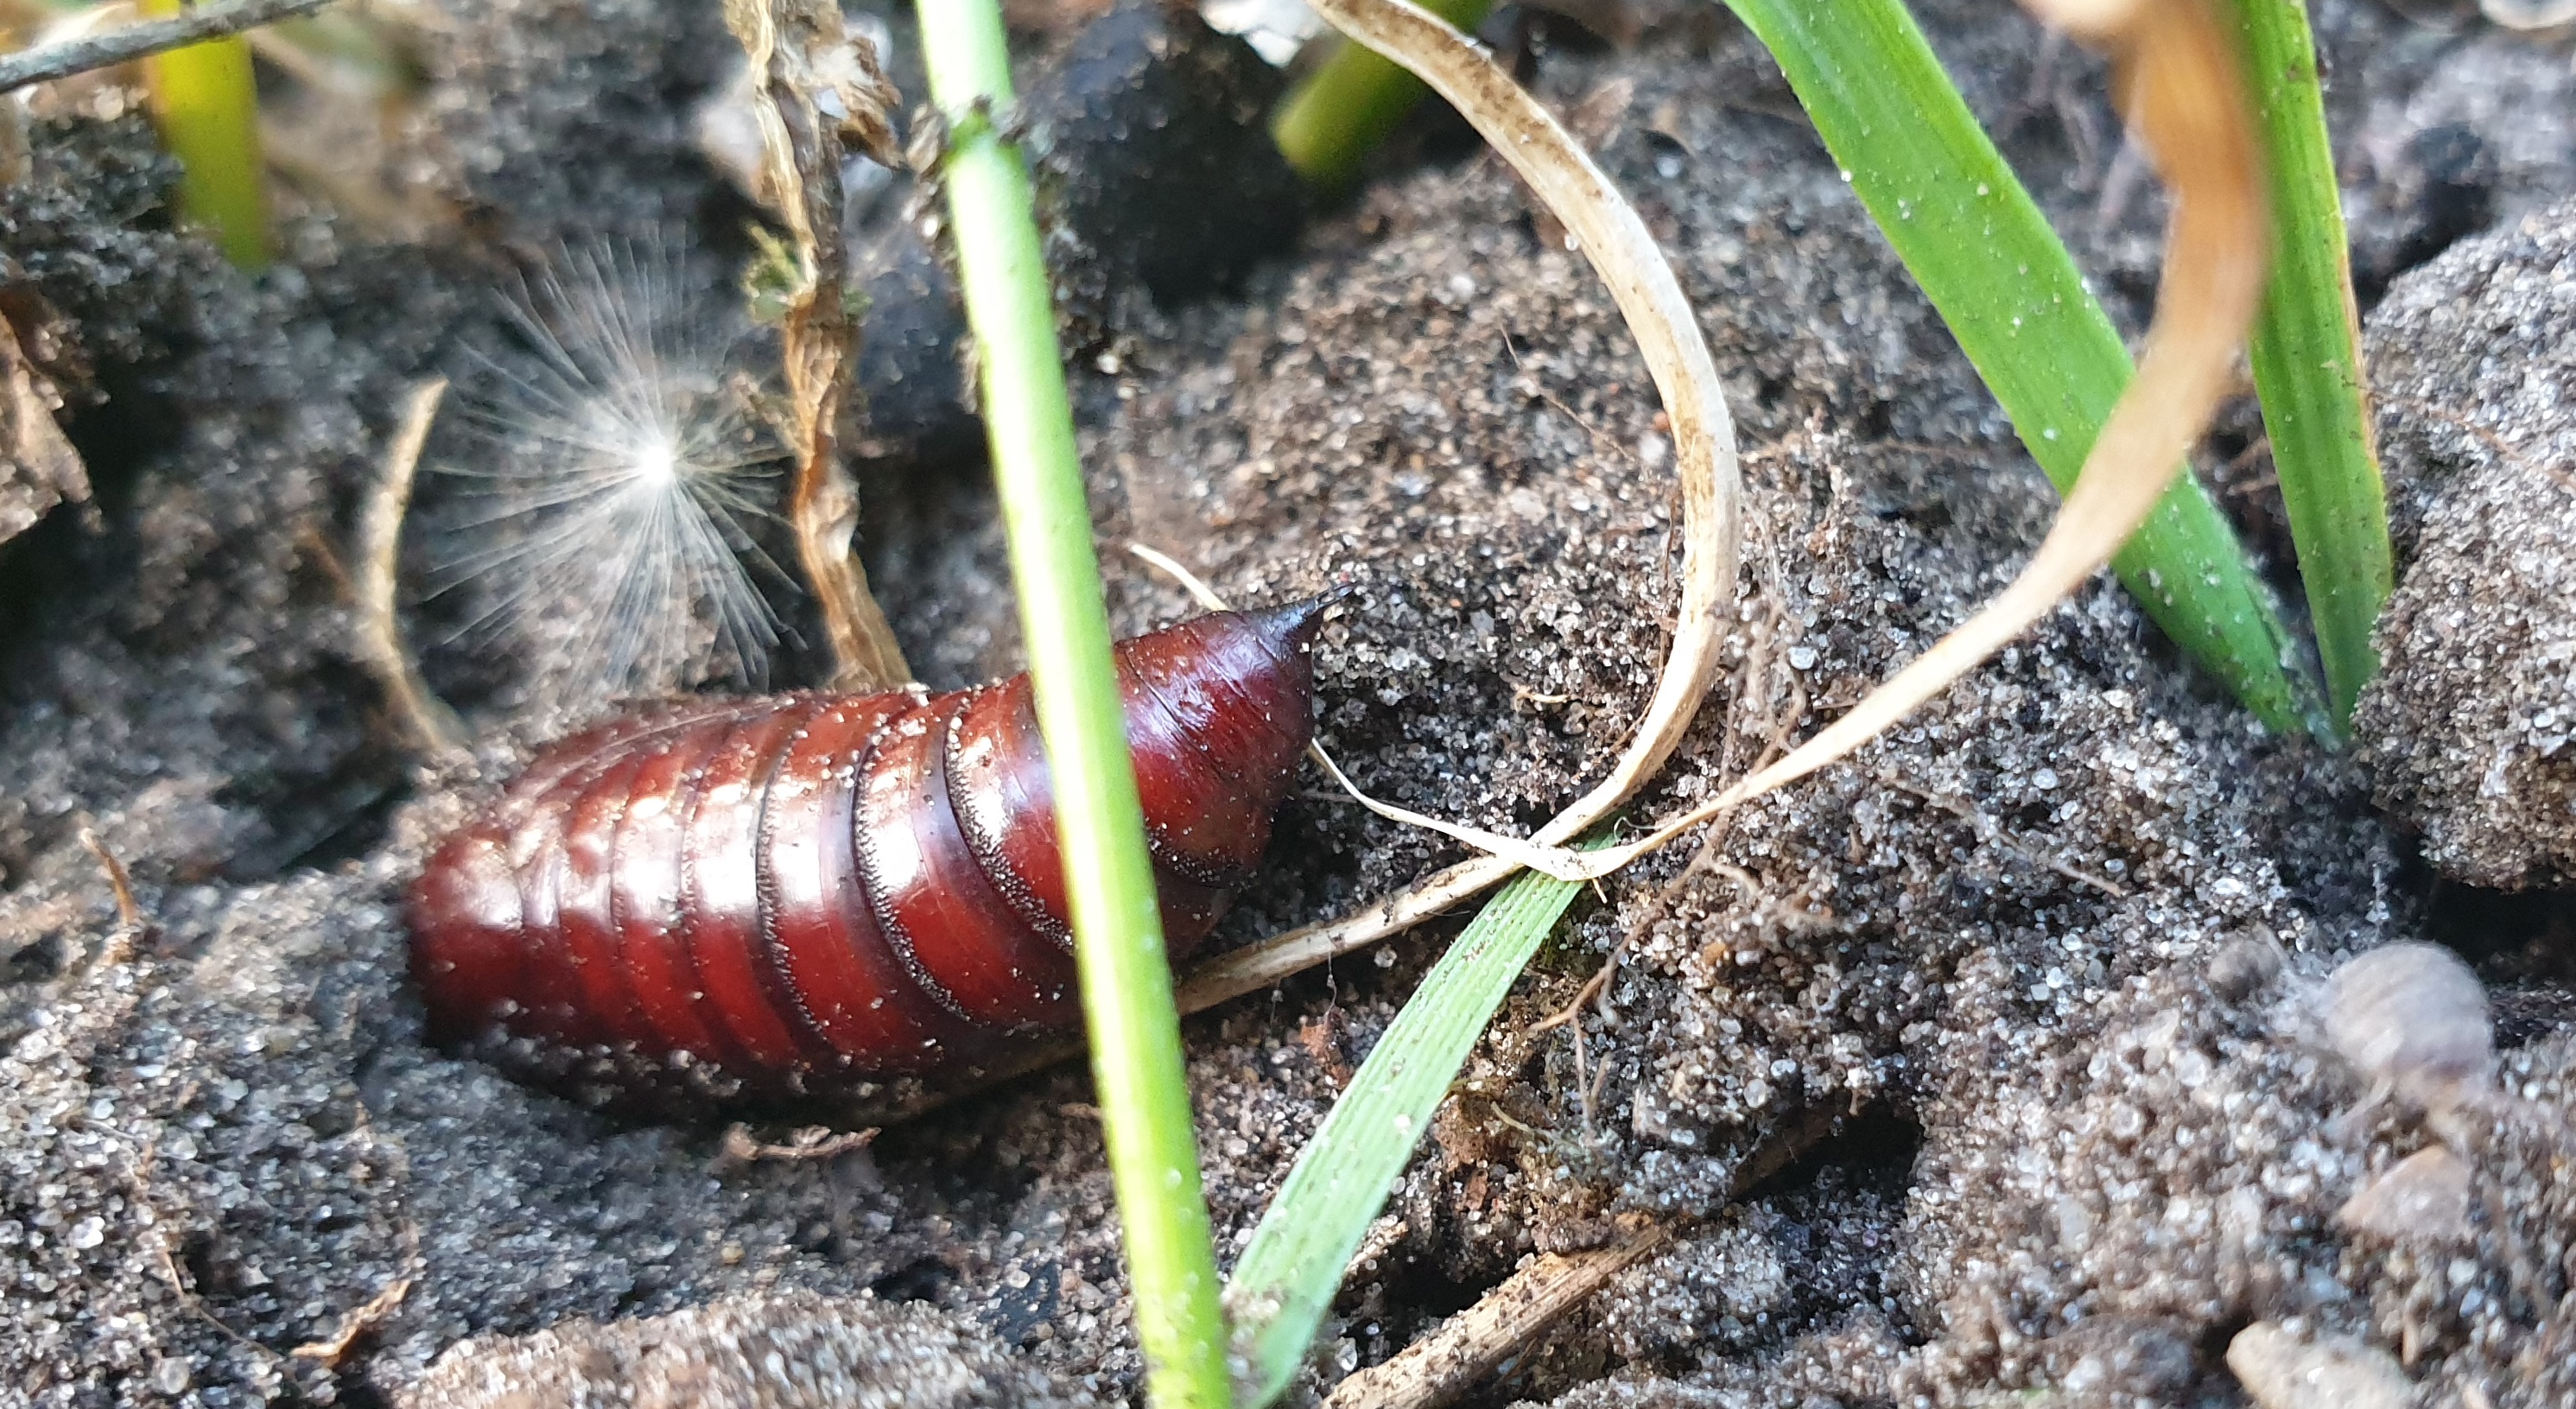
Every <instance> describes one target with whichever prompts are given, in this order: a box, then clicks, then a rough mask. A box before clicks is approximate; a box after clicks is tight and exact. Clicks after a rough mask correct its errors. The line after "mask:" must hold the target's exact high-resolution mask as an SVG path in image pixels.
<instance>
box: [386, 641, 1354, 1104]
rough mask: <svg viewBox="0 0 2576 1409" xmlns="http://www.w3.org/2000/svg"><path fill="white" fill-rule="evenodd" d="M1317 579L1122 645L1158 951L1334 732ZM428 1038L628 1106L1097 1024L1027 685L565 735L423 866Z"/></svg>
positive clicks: (918, 1066) (1235, 869)
mask: <svg viewBox="0 0 2576 1409" xmlns="http://www.w3.org/2000/svg"><path fill="white" fill-rule="evenodd" d="M1323 606H1324V601H1323V599H1317V600H1312V601H1307V602H1301V603H1297V604H1294V605H1290V606H1285V607H1277V608H1272V609H1269V610H1265V611H1253V612H1241V613H1237V612H1218V613H1215V614H1212V615H1209V616H1204V617H1200V618H1197V619H1195V620H1192V621H1188V622H1184V623H1182V624H1180V625H1178V626H1174V627H1171V628H1168V629H1166V630H1162V631H1157V632H1154V633H1152V634H1150V635H1145V636H1140V637H1136V638H1134V639H1131V640H1127V641H1121V642H1119V643H1118V645H1117V649H1116V659H1117V667H1118V683H1119V691H1120V694H1121V697H1122V699H1123V701H1124V703H1125V706H1126V714H1127V742H1128V747H1129V749H1130V751H1131V752H1132V753H1133V755H1134V758H1135V766H1136V782H1137V789H1138V793H1139V795H1140V799H1141V801H1142V803H1143V805H1144V812H1145V822H1146V830H1147V836H1148V839H1149V841H1150V843H1151V848H1152V854H1153V860H1154V870H1155V877H1156V880H1157V882H1158V884H1159V887H1160V892H1161V898H1162V911H1163V930H1164V936H1165V941H1166V944H1167V946H1168V948H1169V950H1170V952H1171V954H1172V955H1173V957H1175V958H1178V957H1179V956H1181V955H1183V954H1186V953H1187V952H1188V951H1189V950H1190V949H1191V948H1193V947H1194V946H1195V945H1197V944H1198V942H1199V941H1200V940H1202V939H1204V938H1206V936H1207V933H1208V931H1209V930H1210V929H1211V928H1213V927H1214V926H1215V924H1216V921H1217V918H1218V916H1219V915H1220V914H1222V913H1223V911H1224V908H1225V905H1226V902H1227V900H1228V899H1229V898H1230V897H1231V896H1232V894H1233V893H1234V892H1235V891H1236V890H1237V889H1239V888H1240V887H1241V886H1243V885H1244V883H1245V882H1246V881H1248V880H1249V879H1250V878H1251V875H1252V871H1253V868H1254V867H1255V865H1257V864H1258V862H1259V861H1260V858H1261V853H1262V850H1263V848H1264V846H1265V845H1266V844H1267V843H1268V841H1269V837H1270V819H1271V813H1272V812H1273V810H1275V809H1276V807H1277V806H1278V804H1279V801H1280V799H1281V798H1282V797H1284V796H1285V795H1286V793H1287V790H1288V787H1289V784H1290V782H1291V781H1292V780H1293V779H1294V777H1295V775H1296V770H1297V762H1298V757H1299V755H1300V754H1302V753H1303V752H1304V751H1305V748H1306V742H1307V739H1308V737H1309V736H1310V734H1311V733H1312V731H1313V725H1314V671H1313V666H1312V663H1311V661H1310V659H1309V657H1308V647H1309V643H1310V642H1311V641H1312V639H1313V636H1314V633H1315V629H1316V626H1317V624H1318V622H1319V621H1320V619H1321V616H1322V611H1323ZM411 934H412V947H411V953H412V973H413V975H414V977H415V978H416V979H417V980H418V982H419V984H420V987H421V992H422V995H423V996H424V998H425V999H426V1000H427V1003H428V1007H429V1014H430V1019H431V1024H432V1027H433V1030H434V1031H435V1032H437V1033H439V1034H440V1035H442V1036H444V1037H447V1038H449V1039H453V1040H458V1041H462V1042H465V1043H467V1044H470V1045H471V1046H472V1047H474V1048H475V1049H476V1050H477V1051H479V1052H480V1053H482V1054H483V1055H486V1056H489V1057H492V1058H494V1059H495V1060H497V1061H499V1062H500V1063H501V1064H503V1065H504V1066H506V1067H508V1068H510V1069H512V1070H513V1071H515V1072H516V1073H517V1074H519V1075H522V1076H526V1077H530V1078H532V1079H536V1080H539V1081H541V1082H544V1083H547V1084H551V1085H556V1086H561V1087H566V1088H569V1089H572V1090H574V1091H576V1092H577V1093H579V1094H584V1095H588V1096H593V1097H596V1098H601V1099H616V1098H622V1097H625V1096H630V1095H637V1094H642V1093H645V1092H650V1091H660V1090H664V1089H667V1088H668V1087H670V1086H671V1085H672V1084H674V1079H675V1078H676V1079H678V1082H679V1084H681V1085H685V1086H687V1087H689V1088H692V1089H696V1090H700V1091H705V1092H707V1093H710V1094H712V1095H715V1096H717V1097H723V1096H727V1095H736V1094H739V1095H748V1096H754V1097H767V1096H782V1095H784V1096H792V1095H796V1094H829V1093H835V1092H844V1091H856V1090H863V1089H866V1088H868V1087H870V1086H871V1085H873V1084H875V1083H881V1082H883V1081H886V1080H888V1079H890V1078H895V1077H902V1076H921V1077H934V1078H935V1077H937V1076H940V1075H943V1074H947V1073H950V1072H953V1071H955V1070H956V1069H958V1068H960V1067H962V1066H965V1065H968V1064H971V1063H975V1062H978V1061H982V1060H985V1059H988V1058H990V1057H991V1056H992V1055H993V1054H994V1053H996V1052H997V1051H998V1050H1000V1049H1002V1048H1004V1047H1005V1046H1006V1045H1007V1044H1009V1043H1010V1042H1011V1041H1012V1040H1013V1039H1014V1038H1020V1037H1024V1036H1025V1035H1027V1034H1030V1033H1035V1032H1043V1031H1049V1030H1056V1029H1062V1028H1066V1027H1070V1026H1072V1025H1073V1024H1074V1023H1075V1022H1076V1021H1077V1020H1078V1018H1079V1007H1078V1005H1077V1001H1076V998H1075V986H1074V966H1073V958H1072V948H1071V942H1070V930H1069V928H1068V925H1067V915H1066V905H1065V890H1064V876H1063V867H1062V865H1061V863H1060V860H1059V857H1058V853H1057V846H1056V824H1055V807H1054V802H1053V798H1052V795H1051V790H1050V787H1049V784H1048V779H1047V772H1046V765H1045V760H1044V756H1043V754H1042V752H1041V749H1040V745H1039V739H1038V728H1037V719H1036V715H1035V713H1034V712H1033V709H1032V705H1031V697H1030V693H1029V682H1028V677H1027V676H1025V675H1019V676H1014V677H1012V678H1011V679H1009V680H1006V681H1003V682H1001V683H999V684H994V685H987V686H982V687H980V688H977V689H972V690H960V691H954V692H951V693H948V694H942V695H929V696H923V695H920V694H916V693H911V692H904V691H895V692H888V693H884V694H869V695H827V694H794V695H780V696H769V697H761V698H747V699H746V698H737V699H707V700H698V701H689V702H684V703H677V704H672V705H666V706H662V707H660V708H658V709H654V710H651V711H647V712H642V713H638V714H633V715H629V716H627V717H624V718H620V719H618V720H615V721H613V722H611V723H608V724H605V725H602V726H600V727H598V728H594V729H591V730H589V731H587V732H585V733H582V734H578V735H575V736H574V737H572V738H569V739H566V740H564V741H562V742H560V743H557V744H555V745H553V746H551V747H550V748H548V749H547V750H545V751H544V752H543V753H542V754H540V755H539V756H538V758H537V759H536V761H535V762H534V763H533V764H531V765H530V767H529V768H528V769H527V771H526V772H525V773H523V774H522V775H521V776H520V777H519V778H518V779H517V781H515V782H514V783H512V784H511V785H510V787H509V788H508V789H507V790H506V791H505V792H504V793H503V794H502V796H501V797H500V798H499V799H498V800H497V801H496V802H494V803H493V804H492V805H491V806H490V807H489V808H487V809H486V810H485V811H484V812H483V813H482V814H481V815H480V816H479V817H477V818H476V819H475V820H474V821H472V822H470V823H468V824H467V825H466V826H464V827H463V828H461V829H459V830H458V831H457V832H456V833H455V834H454V835H452V836H450V837H448V838H447V840H446V841H445V842H444V843H443V844H442V845H441V846H440V847H439V849H438V850H437V852H436V853H435V854H434V855H433V856H432V857H431V858H430V861H429V865H428V867H427V869H426V870H425V871H424V872H423V873H422V875H421V878H420V880H419V881H418V882H417V883H416V884H415V885H414V886H413V888H412V894H411Z"/></svg>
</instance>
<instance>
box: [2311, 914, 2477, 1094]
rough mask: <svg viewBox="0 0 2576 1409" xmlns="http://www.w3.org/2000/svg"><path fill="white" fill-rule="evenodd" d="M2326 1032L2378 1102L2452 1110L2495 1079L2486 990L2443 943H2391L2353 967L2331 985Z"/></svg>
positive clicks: (2343, 970)
mask: <svg viewBox="0 0 2576 1409" xmlns="http://www.w3.org/2000/svg"><path fill="white" fill-rule="evenodd" d="M2325 1026H2326V1037H2327V1040H2328V1041H2330V1042H2332V1043H2333V1044H2334V1049H2335V1051H2336V1053H2337V1054H2338V1055H2340V1056H2341V1057H2342V1058H2343V1059H2344V1060H2345V1061H2346V1062H2348V1063H2350V1064H2351V1066H2352V1069H2353V1070H2354V1071H2355V1072H2356V1073H2358V1074H2359V1075H2360V1076H2361V1077H2362V1079H2363V1080H2365V1081H2367V1082H2369V1083H2370V1088H2371V1091H2370V1094H2371V1099H2372V1100H2374V1101H2376V1100H2379V1099H2382V1098H2385V1097H2388V1096H2392V1095H2393V1096H2397V1097H2400V1098H2402V1099H2404V1100H2406V1101H2408V1102H2410V1103H2412V1104H2414V1105H2416V1106H2418V1107H2420V1108H2422V1109H2424V1110H2427V1111H2437V1112H2438V1111H2444V1110H2448V1109H2450V1108H2452V1107H2455V1106H2457V1105H2459V1104H2460V1103H2461V1102H2462V1101H2463V1100H2466V1099H2470V1098H2472V1097H2473V1096H2474V1095H2475V1094H2477V1093H2479V1092H2482V1091H2484V1090H2485V1089H2486V1088H2487V1086H2488V1085H2489V1083H2490V1082H2491V1081H2492V1080H2493V1076H2494V1071H2495V1034H2494V1032H2493V1031H2492V1030H2491V1029H2490V1028H2489V1026H2488V1024H2487V994H2486V989H2485V988H2484V987H2483V986H2482V985H2480V984H2479V982H2478V976H2477V975H2476V974H2474V973H2471V972H2470V971H2469V966H2468V965H2467V964H2464V963H2462V962H2461V961H2460V957H2459V956H2458V955H2456V954H2454V953H2452V952H2451V951H2450V950H2448V949H2445V948H2443V947H2441V946H2440V945H2437V944H2391V945H2388V946H2386V947H2385V948H2380V949H2374V950H2371V951H2370V952H2369V953H2367V954H2363V955H2360V956H2358V957H2356V958H2354V959H2351V960H2349V961H2347V962H2346V963H2345V964H2344V966H2343V967H2342V968H2339V969H2337V970H2335V973H2334V977H2333V978H2332V979H2331V980H2329V981H2328V983H2327V985H2326V1012H2325Z"/></svg>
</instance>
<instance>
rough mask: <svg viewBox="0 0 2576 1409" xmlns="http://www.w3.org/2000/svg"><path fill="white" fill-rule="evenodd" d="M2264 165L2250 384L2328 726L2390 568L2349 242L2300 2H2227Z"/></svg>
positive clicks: (2349, 692)
mask: <svg viewBox="0 0 2576 1409" xmlns="http://www.w3.org/2000/svg"><path fill="white" fill-rule="evenodd" d="M2235 4H2236V19H2237V33H2238V35H2239V41H2240V48H2239V52H2240V53H2241V54H2243V55H2244V58H2245V71H2246V73H2247V75H2248V76H2249V77H2250V78H2251V79H2252V86H2253V89H2254V99H2255V106H2256V108H2257V109H2258V110H2259V112H2258V114H2257V116H2258V118H2259V120H2260V122H2261V124H2262V130H2263V146H2264V155H2265V157H2266V159H2267V160H2268V163H2269V165H2270V167H2271V196H2272V228H2273V237H2272V280H2271V283H2270V285H2269V286H2268V287H2267V288H2266V289H2265V290H2264V294H2263V311H2262V314H2261V316H2260V317H2259V318H2257V319H2256V321H2255V324H2254V341H2253V346H2252V349H2251V352H2252V360H2253V363H2254V385H2255V388H2256V390H2258V391H2259V392H2260V393H2261V394H2262V398H2263V429H2264V431H2265V432H2266V433H2267V434H2268V435H2269V436H2270V437H2271V441H2272V463H2273V465H2274V466H2275V467H2276V468H2277V470H2278V471H2279V473H2280V477H2281V501H2282V503H2283V504H2284V505H2285V506H2286V507H2287V508H2288V509H2289V514H2290V537H2291V539H2292V540H2293V541H2294V542H2296V543H2297V545H2298V550H2299V575H2300V577H2301V578H2302V579H2304V580H2305V581H2306V583H2307V588H2308V615H2309V619H2310V620H2311V622H2312V623H2313V624H2314V625H2315V627H2316V633H2317V655H2318V656H2319V657H2320V658H2321V659H2322V660H2323V661H2324V663H2325V673H2326V691H2327V693H2328V694H2329V695H2330V696H2331V697H2332V699H2333V701H2334V718H2335V721H2336V723H2338V724H2342V723H2346V722H2348V721H2350V720H2351V718H2352V703H2353V699H2354V697H2356V696H2358V695H2359V694H2360V693H2361V687H2362V685H2363V683H2364V682H2366V681H2368V680H2369V679H2370V676H2371V674H2372V672H2374V671H2376V670H2377V669H2378V668H2379V655H2378V652H2376V651H2374V650H2373V649H2371V644H2370V631H2371V627H2372V625H2373V624H2374V623H2376V622H2377V621H2378V620H2379V610H2380V608H2381V607H2383V606H2385V605H2387V602H2388V593H2389V589H2390V586H2391V585H2392V583H2393V581H2394V569H2393V568H2392V566H2391V564H2390V554H2389V546H2388V493H2387V489H2386V487H2385V486H2384V485H2383V483H2382V482H2381V480H2380V475H2379V458H2378V455H2377V453H2376V450H2375V449H2374V447H2373V445H2372V443H2371V427H2370V411H2369V407H2368V405H2367V403H2366V399H2365V394H2364V392H2363V389H2362V371H2361V351H2360V338H2361V327H2360V318H2359V315H2358V313H2357V311H2356V309H2355V307H2354V304H2353V297H2352V263H2351V259H2350V256H2349V253H2348V251H2349V249H2350V245H2349V243H2348V242H2347V240H2346V238H2345V235H2344V224H2343V201H2342V196H2341V193H2340V192H2339V191H2338V190H2337V189H2336V186H2335V173H2334V151H2333V148H2332V147H2330V146H2329V145H2328V144H2327V141H2326V113H2325V99H2324V97H2323V95H2322V94H2320V93H2319V92H2318V89H2317V54H2316V42H2315V40H2314V39H2313V38H2311V37H2310V35H2309V33H2308V12H2307V6H2306V5H2305V4H2304V3H2303V0H2235Z"/></svg>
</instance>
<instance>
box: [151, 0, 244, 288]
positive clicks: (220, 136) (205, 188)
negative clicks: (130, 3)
mask: <svg viewBox="0 0 2576 1409" xmlns="http://www.w3.org/2000/svg"><path fill="white" fill-rule="evenodd" d="M180 9H181V0H144V4H143V13H145V14H146V15H150V16H154V17H156V18H166V17H168V16H171V15H176V14H178V13H180ZM143 68H144V75H145V79H146V81H147V83H148V84H149V86H150V89H151V94H152V116H153V120H154V122H155V123H156V124H157V125H158V126H159V127H160V129H161V141H162V143H163V145H165V146H167V147H168V148H169V149H170V154H171V155H172V156H175V157H177V158H178V159H179V167H180V171H181V173H182V175H181V177H180V182H179V208H180V210H181V211H182V212H183V213H185V214H186V216H187V217H188V218H189V219H190V220H193V221H195V222H197V223H199V224H201V225H204V226H206V227H207V228H208V229H209V230H211V231H213V232H214V236H215V242H216V243H217V244H218V245H219V246H221V247H222V249H223V252H224V257H225V258H226V259H229V260H231V261H232V262H233V263H234V264H235V265H237V266H238V267H240V268H243V269H252V270H257V269H264V268H266V267H268V257H269V247H268V246H269V237H268V186H267V180H268V170H267V164H266V161H265V159H264V158H263V157H262V156H261V154H260V145H259V92H258V89H257V88H256V87H255V86H254V85H253V83H252V81H251V68H250V41H249V40H247V39H244V38H242V37H241V36H240V35H238V34H235V35H229V36H227V37H225V38H222V39H210V40H208V41H206V42H205V43H203V44H191V45H189V46H187V47H186V48H184V49H172V50H170V51H169V52H167V53H162V54H155V55H153V56H152V57H151V58H149V59H146V60H144V65H143Z"/></svg>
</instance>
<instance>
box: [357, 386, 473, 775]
mask: <svg viewBox="0 0 2576 1409" xmlns="http://www.w3.org/2000/svg"><path fill="white" fill-rule="evenodd" d="M446 395H447V382H446V379H445V378H433V379H431V380H429V381H426V382H423V383H421V384H420V385H419V386H417V387H414V388H413V389H412V393H411V397H410V399H409V400H408V401H406V402H405V403H404V405H403V418H402V424H401V425H400V426H399V427H397V428H396V429H395V431H394V438H393V443H392V444H391V445H389V446H387V447H386V449H385V464H384V471H383V473H382V474H381V475H380V476H379V477H378V478H377V480H376V489H375V493H374V494H372V495H370V496H369V497H368V500H367V512H366V514H365V516H364V517H363V518H361V519H360V520H359V521H358V578H357V581H356V582H355V583H353V584H352V587H353V588H354V590H355V592H356V595H357V599H358V658H359V659H360V660H363V661H365V662H366V665H367V669H368V670H369V671H370V672H372V673H373V674H374V675H375V677H376V681H377V683H378V684H380V685H382V686H383V687H384V691H385V698H386V700H388V701H389V702H391V703H392V705H393V708H394V713H395V714H397V715H398V716H400V717H401V720H402V725H403V730H404V732H405V733H406V734H408V735H409V736H410V737H411V740H412V742H413V743H415V744H417V745H418V746H420V747H422V748H425V749H428V750H431V751H432V752H445V751H447V750H449V749H456V748H462V747H464V745H465V742H466V740H467V738H468V735H467V733H466V730H465V725H464V723H463V722H462V721H460V720H459V719H457V717H456V711H454V710H452V709H449V708H448V707H447V705H446V703H445V702H444V701H442V700H440V699H439V698H438V696H437V695H435V694H433V693H431V691H430V688H429V682H428V681H426V680H423V679H422V678H421V675H420V665H419V663H418V662H417V661H415V660H414V659H413V658H412V654H411V651H410V649H409V648H408V647H407V646H406V645H405V644H404V642H403V634H402V620H401V618H400V617H399V615H397V613H396V611H395V570H396V568H397V567H398V565H399V564H400V561H401V556H402V526H403V516H404V515H405V514H406V513H408V512H409V511H410V509H411V486H412V477H413V475H414V473H415V472H416V471H418V470H419V468H420V452H421V448H422V447H423V446H425V445H427V444H428V443H429V428H430V426H431V425H432V424H434V423H435V422H436V421H437V420H438V406H439V402H440V401H441V400H442V399H443V398H445V396H446Z"/></svg>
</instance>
